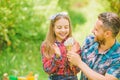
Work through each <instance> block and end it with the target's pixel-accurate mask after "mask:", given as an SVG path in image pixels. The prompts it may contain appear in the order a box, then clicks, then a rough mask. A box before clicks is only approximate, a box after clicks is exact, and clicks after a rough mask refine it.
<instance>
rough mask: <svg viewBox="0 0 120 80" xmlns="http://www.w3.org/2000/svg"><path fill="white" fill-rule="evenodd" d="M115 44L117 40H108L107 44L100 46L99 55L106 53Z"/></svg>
mask: <svg viewBox="0 0 120 80" xmlns="http://www.w3.org/2000/svg"><path fill="white" fill-rule="evenodd" d="M114 43H115V39H109V40H106V42H105V44H100V46H99V48H98V50H99V53H104V52H106V51H107V50H109V49H110V48H111V47H112V46H113V45H114Z"/></svg>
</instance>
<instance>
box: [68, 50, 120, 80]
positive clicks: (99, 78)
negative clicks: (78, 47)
mask: <svg viewBox="0 0 120 80" xmlns="http://www.w3.org/2000/svg"><path fill="white" fill-rule="evenodd" d="M67 57H68V60H69V61H70V62H71V63H72V64H73V65H76V66H78V67H79V68H80V69H81V71H82V72H83V73H84V74H85V75H86V76H87V78H88V79H89V80H118V79H117V78H116V77H114V76H112V75H110V74H107V73H106V74H105V76H104V75H101V74H99V73H97V72H95V71H93V70H92V69H91V68H89V66H88V65H87V64H86V63H84V62H83V61H82V60H81V58H80V56H79V55H78V54H75V53H74V52H69V53H68V54H67Z"/></svg>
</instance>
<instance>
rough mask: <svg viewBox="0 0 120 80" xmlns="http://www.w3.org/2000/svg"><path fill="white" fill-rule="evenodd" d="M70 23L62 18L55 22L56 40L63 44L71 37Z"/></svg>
mask: <svg viewBox="0 0 120 80" xmlns="http://www.w3.org/2000/svg"><path fill="white" fill-rule="evenodd" d="M69 29H70V27H69V21H68V20H67V19H64V18H60V19H59V20H57V21H56V22H55V26H54V32H55V35H56V40H57V41H59V42H61V41H63V40H64V39H65V38H66V37H67V36H68V35H69Z"/></svg>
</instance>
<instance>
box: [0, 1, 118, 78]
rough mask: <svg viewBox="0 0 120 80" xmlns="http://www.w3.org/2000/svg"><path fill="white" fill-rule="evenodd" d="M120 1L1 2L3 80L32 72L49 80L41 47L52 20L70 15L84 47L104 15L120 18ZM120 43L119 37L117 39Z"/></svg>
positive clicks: (1, 65)
mask: <svg viewBox="0 0 120 80" xmlns="http://www.w3.org/2000/svg"><path fill="white" fill-rule="evenodd" d="M119 4H120V0H0V80H2V76H3V74H4V73H8V75H15V76H26V75H27V74H29V73H30V72H31V71H32V72H33V73H34V74H38V75H39V80H47V79H48V78H47V76H48V75H47V74H46V73H45V72H44V71H43V67H42V61H41V54H40V45H41V42H42V41H43V40H44V39H45V36H46V33H47V30H48V27H49V22H50V20H49V17H50V16H51V15H53V14H55V13H58V12H61V11H66V12H68V14H69V16H70V18H71V21H72V29H73V36H74V38H75V39H77V41H78V42H79V43H80V45H82V43H83V41H84V39H85V37H86V36H87V35H89V34H90V33H91V29H92V27H93V26H94V23H95V21H96V19H97V15H98V14H99V13H101V12H107V11H109V12H111V11H112V12H116V13H117V14H118V15H119V14H120V5H119ZM118 40H119V41H120V35H119V36H118Z"/></svg>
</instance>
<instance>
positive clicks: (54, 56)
mask: <svg viewBox="0 0 120 80" xmlns="http://www.w3.org/2000/svg"><path fill="white" fill-rule="evenodd" d="M69 37H72V30H71V22H70V18H69V16H68V15H67V13H65V12H61V13H58V14H56V15H54V16H52V17H51V23H50V27H49V31H48V34H47V36H46V39H45V40H44V42H43V43H42V45H41V53H42V62H43V68H44V71H45V72H47V73H48V74H49V80H78V79H77V73H78V72H79V68H78V67H76V66H74V65H72V67H71V65H70V63H69V62H68V59H67V48H66V46H65V45H64V42H65V41H66V40H67V39H68V38H69ZM71 50H73V51H75V52H77V53H78V54H80V45H79V43H78V42H76V41H75V40H74V44H73V45H72V48H71Z"/></svg>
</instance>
